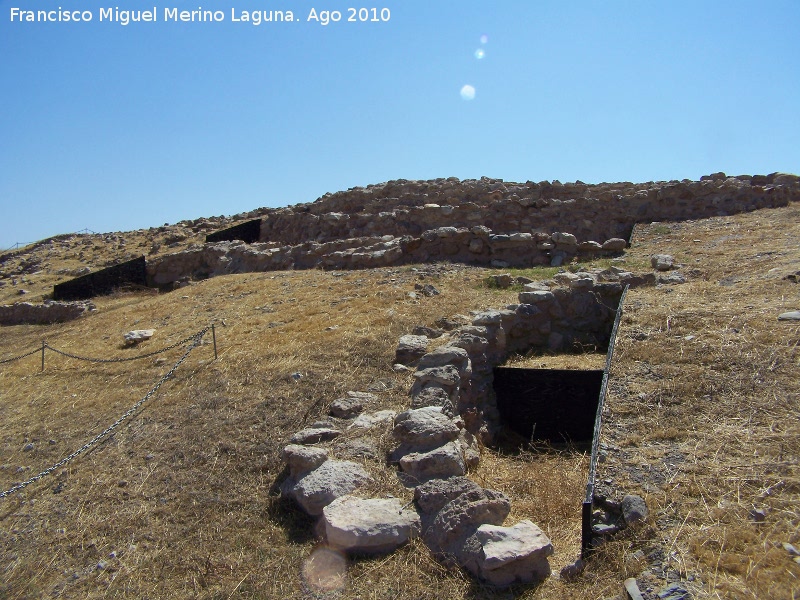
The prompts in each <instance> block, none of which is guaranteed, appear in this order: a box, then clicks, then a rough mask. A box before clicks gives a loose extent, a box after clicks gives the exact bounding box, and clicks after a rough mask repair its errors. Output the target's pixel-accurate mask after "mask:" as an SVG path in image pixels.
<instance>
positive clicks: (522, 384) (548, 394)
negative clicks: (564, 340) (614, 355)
mask: <svg viewBox="0 0 800 600" xmlns="http://www.w3.org/2000/svg"><path fill="white" fill-rule="evenodd" d="M602 382H603V371H601V370H594V371H578V370H574V369H572V370H570V369H521V368H514V367H495V369H494V391H495V396H496V398H497V409H498V411H499V412H500V418H501V420H502V421H503V423H504V425H505V426H506V427H507V428H509V429H511V430H512V431H514V432H515V433H517V434H518V435H520V436H522V437H524V438H525V439H526V440H530V441H531V442H536V441H541V442H547V443H550V444H564V443H572V444H581V443H591V442H592V438H593V436H594V426H595V417H596V415H597V405H598V403H599V401H600V388H601V386H602Z"/></svg>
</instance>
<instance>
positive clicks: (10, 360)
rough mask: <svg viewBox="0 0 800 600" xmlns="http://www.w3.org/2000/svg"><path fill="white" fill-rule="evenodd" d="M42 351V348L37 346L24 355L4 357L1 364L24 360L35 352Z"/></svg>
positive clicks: (0, 361)
mask: <svg viewBox="0 0 800 600" xmlns="http://www.w3.org/2000/svg"><path fill="white" fill-rule="evenodd" d="M41 351H42V349H41V348H36V350H31V351H30V352H28V353H27V354H23V355H22V356H15V357H13V358H6V359H3V360H0V365H4V364H6V363H10V362H14V361H15V360H22V359H23V358H28V357H29V356H33V355H34V354H36V353H38V352H41Z"/></svg>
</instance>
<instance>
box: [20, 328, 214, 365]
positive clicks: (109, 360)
mask: <svg viewBox="0 0 800 600" xmlns="http://www.w3.org/2000/svg"><path fill="white" fill-rule="evenodd" d="M209 329H210V327H206V328H205V329H203V330H202V331H200V332H197V333H193V334H192V335H190V336H189V337H187V338H185V339H183V340H181V341H180V342H175V343H174V344H172V345H171V346H167V347H166V348H162V349H161V350H156V351H154V352H148V353H147V354H140V355H138V356H129V357H126V358H91V357H87V356H79V355H77V354H71V353H70V352H65V351H64V350H58V349H56V348H53V347H52V346H50V345H49V344H47V343H46V342H45V344H44V346H45V348H47V349H48V350H52V351H53V352H55V353H56V354H60V355H62V356H66V357H68V358H74V359H76V360H84V361H87V362H93V363H121V362H128V361H131V360H139V359H140V358H149V357H151V356H156V355H157V354H162V353H163V352H167V351H169V350H172V349H173V348H177V347H178V346H183V345H184V344H185V343H186V342H188V341H190V340H193V339H194V338H196V337H197V336H198V335H201V334H205V333H206V332H207V331H208V330H209ZM34 352H40V350H38V349H37V350H35V351H34ZM34 352H32V353H31V354H33V353H34Z"/></svg>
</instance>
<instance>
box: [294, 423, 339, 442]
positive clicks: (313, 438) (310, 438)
mask: <svg viewBox="0 0 800 600" xmlns="http://www.w3.org/2000/svg"><path fill="white" fill-rule="evenodd" d="M340 435H342V432H341V431H339V430H338V429H329V428H327V427H309V428H308V429H301V430H300V431H298V432H297V433H295V434H294V435H293V436H292V437H291V438H289V441H290V442H291V443H292V444H318V443H320V442H327V441H330V440H332V439H334V438H337V437H339V436H340Z"/></svg>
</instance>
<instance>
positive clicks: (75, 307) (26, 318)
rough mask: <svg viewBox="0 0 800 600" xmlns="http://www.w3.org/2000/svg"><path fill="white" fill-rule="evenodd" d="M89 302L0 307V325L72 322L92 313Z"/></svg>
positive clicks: (19, 303)
mask: <svg viewBox="0 0 800 600" xmlns="http://www.w3.org/2000/svg"><path fill="white" fill-rule="evenodd" d="M94 310H95V306H94V304H92V303H91V302H53V301H45V302H43V303H42V304H33V303H30V302H17V303H15V304H8V305H2V306H0V325H49V324H50V323H64V322H66V321H72V320H74V319H77V318H78V317H80V316H82V315H85V314H86V313H88V312H91V311H94Z"/></svg>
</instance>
